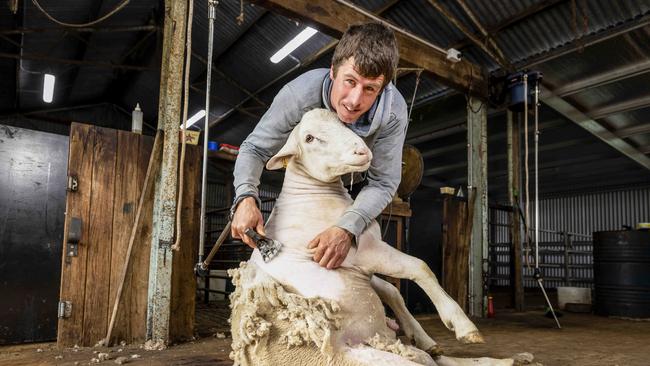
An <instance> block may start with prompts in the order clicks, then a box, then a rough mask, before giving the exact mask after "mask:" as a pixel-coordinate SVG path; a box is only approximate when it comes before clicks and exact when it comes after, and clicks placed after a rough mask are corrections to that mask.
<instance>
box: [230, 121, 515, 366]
mask: <svg viewBox="0 0 650 366" xmlns="http://www.w3.org/2000/svg"><path fill="white" fill-rule="evenodd" d="M371 159H372V153H371V152H370V150H369V149H368V148H367V146H366V144H365V143H364V141H363V140H362V139H361V138H360V137H358V136H357V135H356V134H354V133H353V132H352V131H351V130H350V129H349V128H347V127H346V126H345V125H344V124H342V123H341V122H340V121H339V120H338V119H337V117H336V114H334V113H332V112H329V111H327V110H323V109H316V110H312V111H309V112H307V113H305V115H304V117H303V118H302V120H301V122H300V123H299V124H298V125H297V126H296V127H295V128H294V129H293V131H292V132H291V134H290V136H289V138H288V140H287V142H286V144H285V145H284V147H283V148H282V149H281V150H280V151H279V152H278V153H277V154H276V155H275V156H273V157H272V158H271V159H270V160H269V161H268V163H267V165H266V166H267V168H268V169H280V168H282V167H285V168H286V173H285V178H284V183H283V186H282V192H281V194H280V196H279V197H278V199H277V201H276V203H275V207H274V209H273V212H272V214H271V216H270V218H269V220H268V222H267V224H266V226H265V231H266V234H267V235H268V236H269V237H271V238H273V239H276V240H279V241H280V242H281V243H282V244H283V248H282V251H281V252H280V254H279V255H278V256H277V257H275V258H274V259H273V260H271V261H269V262H268V263H266V262H264V261H263V260H262V257H261V255H260V252H259V251H258V250H257V249H256V250H254V251H253V254H252V256H251V259H250V260H249V261H248V263H245V264H242V266H241V267H240V269H239V270H237V271H233V272H232V274H233V275H234V278H233V282H234V283H235V285H236V286H237V288H236V291H235V293H234V294H233V295H232V296H231V307H232V334H233V354H231V357H232V358H233V359H234V360H235V364H251V365H259V364H268V365H289V364H305V365H316V364H341V365H397V364H400V365H417V364H424V365H463V364H465V362H472V363H471V364H472V365H512V364H513V360H512V359H505V360H496V359H489V358H481V359H455V358H450V357H445V356H438V355H437V354H436V353H437V345H436V343H435V342H434V341H433V340H432V339H431V338H430V337H429V336H428V335H427V334H426V333H425V332H424V330H423V329H422V327H421V326H420V325H419V324H418V323H417V321H416V320H415V319H414V318H413V317H412V315H411V314H410V313H409V312H408V310H407V309H406V307H405V305H404V300H403V299H402V297H401V295H400V294H399V292H398V291H397V289H396V288H395V287H394V286H392V285H391V284H389V283H388V282H386V281H384V280H381V279H380V278H378V277H376V276H374V274H383V275H387V276H391V277H395V278H402V279H410V280H413V281H415V282H416V283H417V284H418V285H419V286H420V287H421V288H422V289H423V290H424V291H425V292H426V294H427V295H428V296H429V298H430V299H431V300H432V301H433V303H434V305H435V306H436V309H437V310H438V313H439V315H440V318H441V320H442V321H443V323H444V324H445V325H446V326H447V328H449V329H450V330H453V331H454V332H455V335H456V338H457V339H458V340H460V341H462V342H465V343H481V342H483V338H482V337H481V335H480V334H479V332H478V330H477V328H476V327H475V326H474V324H473V323H472V322H471V321H470V320H469V319H468V317H467V316H466V315H465V314H464V312H463V311H462V309H461V308H460V307H459V306H458V304H457V303H456V302H455V301H454V300H453V299H452V298H450V297H449V296H448V295H447V294H446V293H445V291H444V290H443V289H442V288H441V286H440V284H439V283H438V281H437V279H436V277H435V275H434V274H433V272H432V271H431V270H430V269H429V267H428V266H427V264H426V263H425V262H423V261H422V260H420V259H418V258H415V257H412V256H410V255H407V254H405V253H402V252H400V251H398V250H396V249H395V248H393V247H391V246H390V245H389V244H387V243H385V242H383V241H382V240H381V233H380V228H379V225H378V224H377V223H376V222H373V223H372V224H371V225H370V227H368V229H367V230H366V231H364V232H363V234H361V235H360V237H359V238H358V245H357V247H356V248H354V247H353V248H352V249H351V250H350V252H349V254H348V256H347V258H346V259H345V261H344V262H343V264H342V265H341V267H340V268H338V269H336V270H328V269H326V268H323V267H321V266H320V265H319V264H318V263H316V262H314V261H313V259H312V257H313V254H314V250H313V249H308V243H309V242H310V240H311V239H312V238H314V237H315V236H316V235H317V234H318V233H320V232H322V231H323V230H325V229H326V228H328V227H330V226H332V225H334V224H335V223H336V222H337V220H338V219H339V217H340V216H341V215H342V213H343V212H344V211H345V210H346V209H347V208H348V207H349V206H350V205H351V204H352V203H353V201H352V199H351V197H350V195H349V194H348V192H347V190H346V189H345V188H344V187H343V184H342V182H341V179H340V177H341V176H342V175H344V174H350V173H352V172H362V171H365V170H367V169H368V167H369V165H370V161H371ZM378 295H379V296H378ZM380 298H381V300H380ZM382 300H383V302H384V303H386V304H387V305H388V306H390V307H391V308H392V309H393V311H394V313H395V314H396V316H397V318H398V320H399V322H400V324H401V326H402V328H403V329H404V331H405V333H406V335H407V336H409V337H410V338H411V339H413V340H414V341H415V345H416V346H417V347H418V348H419V349H418V348H415V347H412V346H410V345H403V344H401V343H400V342H399V341H398V340H397V339H396V336H395V332H394V331H393V330H392V329H390V328H389V327H388V326H387V325H386V318H385V314H384V308H383V305H382ZM310 345H312V346H310ZM313 345H315V346H317V347H318V348H319V349H320V350H318V349H317V348H316V347H313ZM425 351H427V352H425ZM429 354H434V357H436V358H435V361H434V359H433V358H431V357H430V355H429Z"/></svg>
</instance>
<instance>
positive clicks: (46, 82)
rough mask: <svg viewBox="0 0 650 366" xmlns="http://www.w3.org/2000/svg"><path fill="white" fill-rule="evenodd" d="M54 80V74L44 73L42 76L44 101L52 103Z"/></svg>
mask: <svg viewBox="0 0 650 366" xmlns="http://www.w3.org/2000/svg"><path fill="white" fill-rule="evenodd" d="M55 81H56V76H54V75H52V74H45V77H44V78H43V101H44V102H45V103H52V98H53V97H54V82H55Z"/></svg>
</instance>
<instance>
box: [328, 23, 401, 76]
mask: <svg viewBox="0 0 650 366" xmlns="http://www.w3.org/2000/svg"><path fill="white" fill-rule="evenodd" d="M350 57H354V68H355V70H356V71H357V72H358V73H359V74H361V76H363V77H367V78H376V77H379V76H380V75H384V78H385V79H384V86H385V85H387V84H388V83H389V82H390V81H391V80H392V79H393V76H394V75H395V70H396V69H397V63H398V62H399V52H398V50H397V41H395V34H393V31H392V30H391V29H390V28H388V27H386V26H384V25H382V24H379V23H366V24H358V25H351V26H350V27H349V28H348V30H347V31H345V33H344V34H343V37H341V40H340V41H339V44H338V45H337V46H336V49H335V50H334V56H332V69H333V71H334V75H335V76H336V72H337V71H338V68H339V66H341V65H342V64H343V63H345V61H347V60H348V59H349V58H350Z"/></svg>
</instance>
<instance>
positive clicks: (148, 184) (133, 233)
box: [105, 130, 163, 345]
mask: <svg viewBox="0 0 650 366" xmlns="http://www.w3.org/2000/svg"><path fill="white" fill-rule="evenodd" d="M162 139H163V138H162V131H160V130H159V131H158V132H157V134H156V139H155V140H154V151H153V153H152V155H151V158H150V160H149V162H148V163H147V174H146V176H145V179H144V184H143V186H142V187H143V188H142V190H141V191H140V194H139V197H138V205H137V209H136V212H135V219H134V220H133V222H131V223H130V224H131V230H129V236H128V238H126V239H125V240H126V241H127V244H126V245H125V246H126V253H125V254H124V256H123V258H124V261H123V264H122V266H121V267H122V268H121V270H120V272H119V274H118V275H117V276H116V277H117V278H116V283H115V284H114V285H113V286H115V287H116V288H117V291H116V294H115V303H114V306H113V308H112V310H111V313H110V317H109V319H110V320H109V323H108V331H107V333H106V338H105V340H106V342H105V344H106V345H110V344H112V343H111V341H113V340H114V339H113V338H114V337H113V336H112V335H113V334H112V332H113V329H114V327H115V320H116V317H117V315H118V314H124V311H125V309H122V312H120V311H119V310H120V307H119V306H118V305H120V302H121V299H122V294H123V292H124V288H125V287H126V288H127V289H128V288H130V283H127V277H128V275H129V273H131V272H130V270H131V268H132V267H133V264H132V261H133V255H132V253H133V247H134V243H135V242H136V238H137V236H138V234H139V231H140V228H141V227H142V216H143V213H142V211H143V206H144V202H145V200H146V199H147V197H150V196H151V195H152V194H153V186H154V180H155V176H156V174H157V173H158V167H159V165H160V151H161V149H160V146H161V144H162ZM136 152H137V151H136ZM132 164H133V165H134V166H135V165H137V159H136V160H135V161H134V163H132ZM136 169H137V167H136ZM135 178H136V179H137V175H135ZM125 285H126V286H125Z"/></svg>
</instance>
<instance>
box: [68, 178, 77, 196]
mask: <svg viewBox="0 0 650 366" xmlns="http://www.w3.org/2000/svg"><path fill="white" fill-rule="evenodd" d="M77 189H79V180H77V177H75V176H73V175H68V191H69V192H76V191H77Z"/></svg>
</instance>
